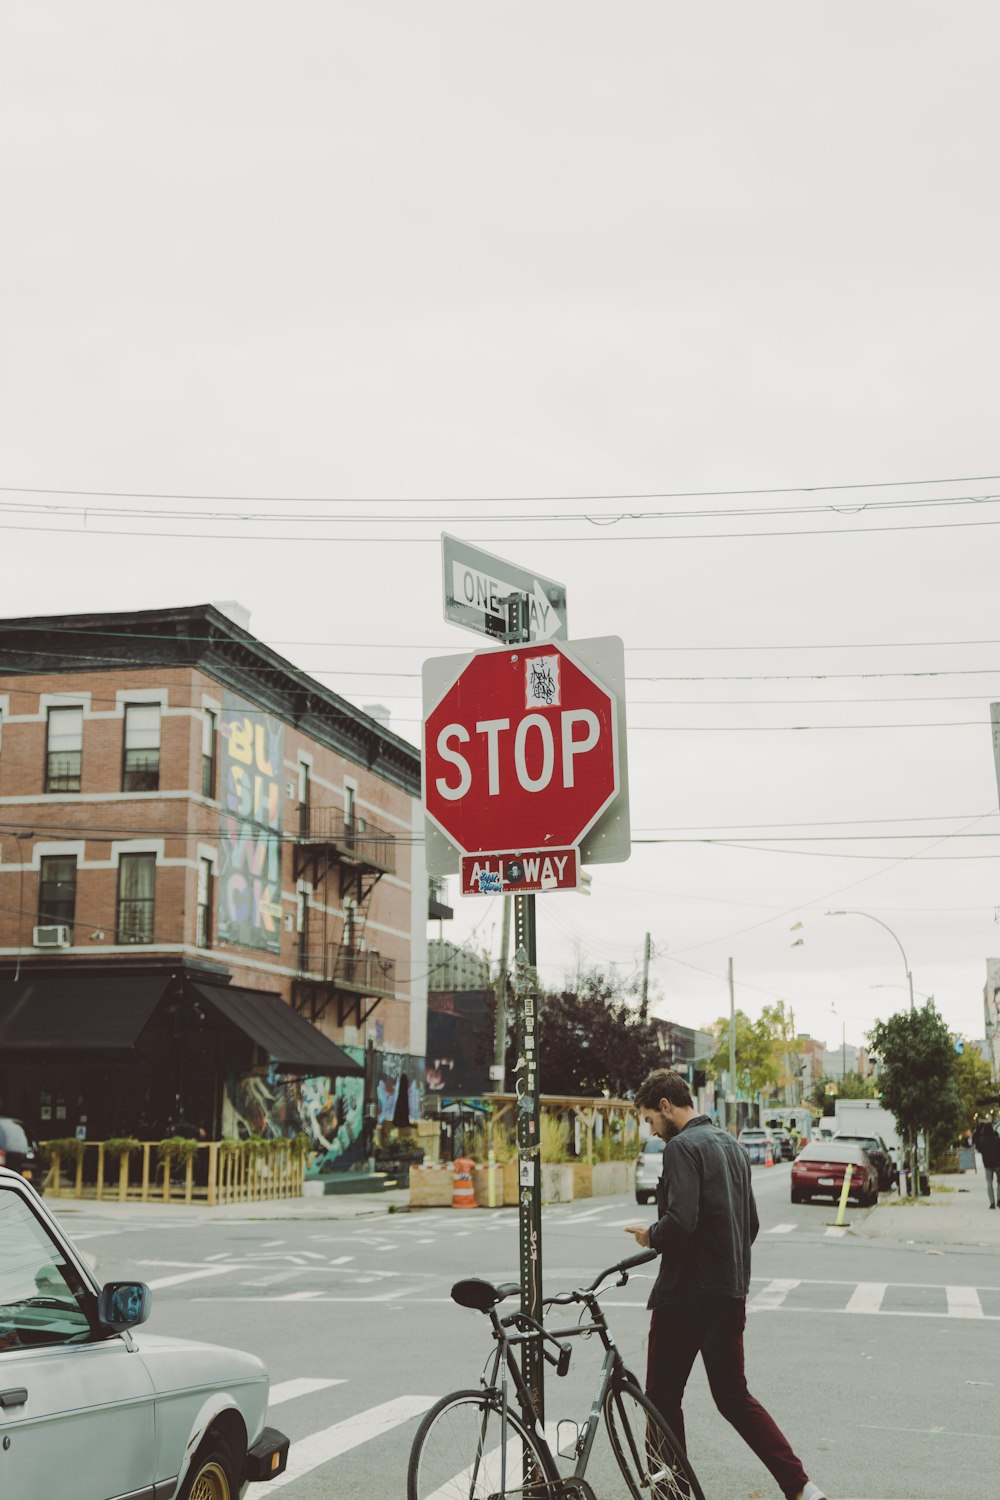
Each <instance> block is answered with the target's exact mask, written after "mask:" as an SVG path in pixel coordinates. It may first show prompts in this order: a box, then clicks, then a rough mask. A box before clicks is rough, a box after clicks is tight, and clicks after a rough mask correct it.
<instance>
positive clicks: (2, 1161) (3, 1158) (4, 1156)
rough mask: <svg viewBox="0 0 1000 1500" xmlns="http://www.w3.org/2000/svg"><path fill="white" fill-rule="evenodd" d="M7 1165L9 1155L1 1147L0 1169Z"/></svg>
mask: <svg viewBox="0 0 1000 1500" xmlns="http://www.w3.org/2000/svg"><path fill="white" fill-rule="evenodd" d="M6 1165H7V1153H6V1151H5V1150H4V1149H3V1147H2V1146H0V1167H5V1166H6Z"/></svg>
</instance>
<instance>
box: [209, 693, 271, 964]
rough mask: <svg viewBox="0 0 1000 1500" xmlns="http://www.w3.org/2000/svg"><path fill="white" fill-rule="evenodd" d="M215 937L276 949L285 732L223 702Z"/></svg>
mask: <svg viewBox="0 0 1000 1500" xmlns="http://www.w3.org/2000/svg"><path fill="white" fill-rule="evenodd" d="M220 728H221V734H220V740H221V754H220V757H219V764H220V770H221V775H222V791H221V800H222V840H221V848H220V860H219V909H218V922H219V929H218V930H219V937H220V938H221V939H222V940H223V941H224V942H227V943H238V944H240V945H241V946H242V947H245V948H260V949H266V950H267V951H268V952H270V953H278V952H279V951H280V949H281V773H282V757H283V754H284V726H283V725H282V724H281V723H280V721H279V720H278V719H275V718H273V717H272V715H270V714H266V713H264V711H263V710H262V709H259V708H254V707H253V706H252V705H251V704H249V703H245V702H244V701H243V700H242V699H241V698H237V697H236V695H235V694H231V693H226V694H224V695H223V704H222V720H221V726H220Z"/></svg>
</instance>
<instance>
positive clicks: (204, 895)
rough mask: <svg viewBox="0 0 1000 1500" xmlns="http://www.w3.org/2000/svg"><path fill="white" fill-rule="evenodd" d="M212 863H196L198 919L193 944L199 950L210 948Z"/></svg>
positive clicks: (207, 861) (209, 861)
mask: <svg viewBox="0 0 1000 1500" xmlns="http://www.w3.org/2000/svg"><path fill="white" fill-rule="evenodd" d="M213 873H214V872H213V870H212V861H211V860H210V859H199V861H198V918H197V934H196V937H195V942H196V943H197V946H198V947H199V948H211V946H212V884H213V882H212V875H213Z"/></svg>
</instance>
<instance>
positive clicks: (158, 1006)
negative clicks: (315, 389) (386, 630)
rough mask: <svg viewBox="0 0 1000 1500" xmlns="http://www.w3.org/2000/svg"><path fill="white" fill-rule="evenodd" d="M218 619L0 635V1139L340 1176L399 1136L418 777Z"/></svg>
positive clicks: (419, 876) (204, 610) (417, 1047)
mask: <svg viewBox="0 0 1000 1500" xmlns="http://www.w3.org/2000/svg"><path fill="white" fill-rule="evenodd" d="M226 608H227V610H228V609H229V608H230V607H229V606H227V607H226ZM231 613H232V614H233V615H234V616H236V617H237V618H231V617H230V613H227V612H226V611H225V610H223V609H221V608H219V607H217V606H212V605H206V606H199V607H195V608H183V609H171V610H148V611H140V612H135V613H128V614H112V615H71V616H52V617H46V618H32V619H20V620H4V621H0V1113H3V1112H9V1113H15V1114H19V1115H20V1116H22V1117H23V1118H24V1119H25V1120H26V1121H27V1122H28V1123H29V1124H30V1125H32V1126H33V1127H34V1128H36V1129H37V1130H38V1132H39V1134H40V1135H42V1136H43V1137H45V1136H53V1135H59V1134H66V1133H68V1132H70V1133H71V1132H72V1129H73V1127H74V1125H75V1123H76V1121H77V1119H78V1117H79V1115H80V1114H85V1115H86V1116H87V1127H88V1133H89V1135H90V1137H91V1138H101V1137H102V1136H104V1135H107V1134H120V1133H122V1132H128V1133H140V1134H141V1133H145V1132H146V1131H151V1132H153V1133H156V1132H162V1131H164V1130H165V1129H166V1126H167V1123H168V1122H169V1121H170V1120H171V1119H173V1120H176V1119H177V1117H178V1115H179V1114H184V1115H186V1116H187V1117H188V1118H189V1119H190V1120H192V1121H194V1122H199V1123H204V1124H205V1125H206V1128H207V1129H208V1130H209V1132H210V1133H215V1132H218V1131H220V1130H221V1131H225V1132H227V1133H235V1132H236V1131H237V1130H247V1131H250V1132H252V1133H270V1132H272V1131H286V1132H291V1131H293V1130H295V1129H298V1128H300V1127H305V1128H307V1129H308V1130H309V1131H310V1133H311V1134H312V1135H313V1136H314V1138H315V1139H316V1140H317V1142H319V1143H321V1144H323V1146H324V1147H327V1148H328V1154H329V1156H330V1160H331V1165H333V1164H336V1165H338V1166H342V1165H348V1164H349V1162H350V1161H351V1160H353V1159H354V1158H355V1157H356V1156H357V1155H359V1154H360V1149H361V1135H362V1119H363V1116H364V1115H365V1112H366V1111H365V1106H366V1105H373V1106H374V1108H375V1109H376V1111H378V1112H380V1113H381V1114H382V1116H383V1117H385V1116H386V1114H387V1113H388V1114H389V1115H390V1116H391V1114H392V1113H393V1112H395V1113H396V1114H397V1115H398V1114H399V1112H400V1110H401V1108H402V1107H403V1105H404V1104H405V1103H406V1102H407V1101H408V1102H409V1105H410V1107H411V1109H414V1110H415V1109H418V1108H419V1102H420V1082H421V1081H422V1079H423V1071H424V1052H425V1039H426V970H427V958H426V924H427V916H428V885H427V879H426V873H425V866H424V859H423V849H422V842H421V838H422V819H421V813H420V761H419V754H418V751H417V750H416V749H415V748H414V747H413V746H411V745H409V744H407V743H406V742H405V741H404V740H401V739H400V738H398V737H397V736H396V735H394V734H393V733H392V732H391V731H390V730H389V729H388V728H386V727H385V725H384V724H383V723H381V722H379V721H377V720H376V719H374V718H372V717H370V716H369V715H367V714H365V713H364V712H362V710H360V709H358V708H356V707H355V706H354V705H353V704H350V703H348V702H346V701H345V700H344V699H342V698H340V697H339V696H338V695H337V694H335V693H333V692H331V691H330V690H329V689H328V688H326V687H324V686H323V685H322V684H320V683H319V682H317V681H315V680H314V679H313V678H311V677H309V676H308V675H307V674H306V673H304V672H302V671H300V670H299V669H298V668H296V667H294V666H292V665H291V664H290V663H289V662H287V661H285V660H284V659H283V658H282V657H280V656H279V655H278V654H277V653H276V652H274V651H272V650H271V649H270V648H269V647H267V646H266V645H264V644H263V643H262V642H260V641H258V640H256V639H255V638H254V637H253V636H252V635H251V634H250V632H249V630H248V629H247V628H246V625H245V623H242V622H240V620H239V618H238V617H239V614H240V613H241V612H240V611H239V610H238V607H236V608H233V609H232V610H231ZM366 1049H367V1054H368V1064H367V1075H368V1076H367V1080H366V1079H365V1072H366V1066H365V1057H366ZM401 1090H402V1091H403V1093H404V1095H405V1096H406V1098H404V1100H403V1101H401V1100H400V1091H401ZM369 1113H370V1112H369Z"/></svg>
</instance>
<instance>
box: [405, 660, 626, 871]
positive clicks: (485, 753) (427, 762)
mask: <svg viewBox="0 0 1000 1500" xmlns="http://www.w3.org/2000/svg"><path fill="white" fill-rule="evenodd" d="M616 644H617V646H618V648H619V650H620V642H616ZM424 682H425V709H426V712H425V721H424V755H423V776H424V808H425V811H426V813H427V816H428V818H429V819H430V820H431V821H432V823H433V824H434V825H435V826H436V827H437V828H438V829H439V830H440V831H441V832H442V833H443V834H444V835H445V837H446V838H447V839H448V840H449V841H450V842H451V843H452V844H453V845H454V846H455V847H456V848H458V849H460V850H462V851H464V852H465V853H469V854H473V853H481V852H483V851H486V852H490V853H494V852H496V853H500V852H506V851H511V850H518V849H534V850H544V849H546V848H558V849H565V848H568V847H572V846H575V845H578V844H579V842H580V840H581V838H582V837H583V836H584V835H585V834H586V832H587V830H588V829H589V828H591V827H592V826H593V824H594V823H595V822H596V821H597V819H598V818H600V817H601V815H602V814H603V813H604V812H605V811H606V810H607V808H608V807H609V806H610V804H611V803H612V802H614V800H615V797H616V796H617V795H618V790H619V766H618V719H617V703H616V699H615V694H614V692H613V691H612V690H611V689H610V688H608V687H606V686H605V685H604V683H602V682H601V681H599V679H598V678H597V676H596V675H595V674H594V672H593V671H592V670H591V669H590V668H589V667H588V666H587V665H586V664H585V663H584V662H583V661H581V660H580V659H578V658H577V657H576V656H575V655H574V653H573V648H572V644H571V643H570V644H568V645H566V646H563V645H562V644H561V643H560V644H559V645H558V646H555V645H553V643H552V642H546V643H544V644H537V645H534V646H531V645H528V646H514V647H507V648H505V649H503V650H501V651H481V652H476V653H475V654H473V655H466V656H463V657H453V658H449V659H446V660H445V661H442V660H441V659H440V658H439V659H438V660H436V661H433V662H428V663H425V668H424Z"/></svg>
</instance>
